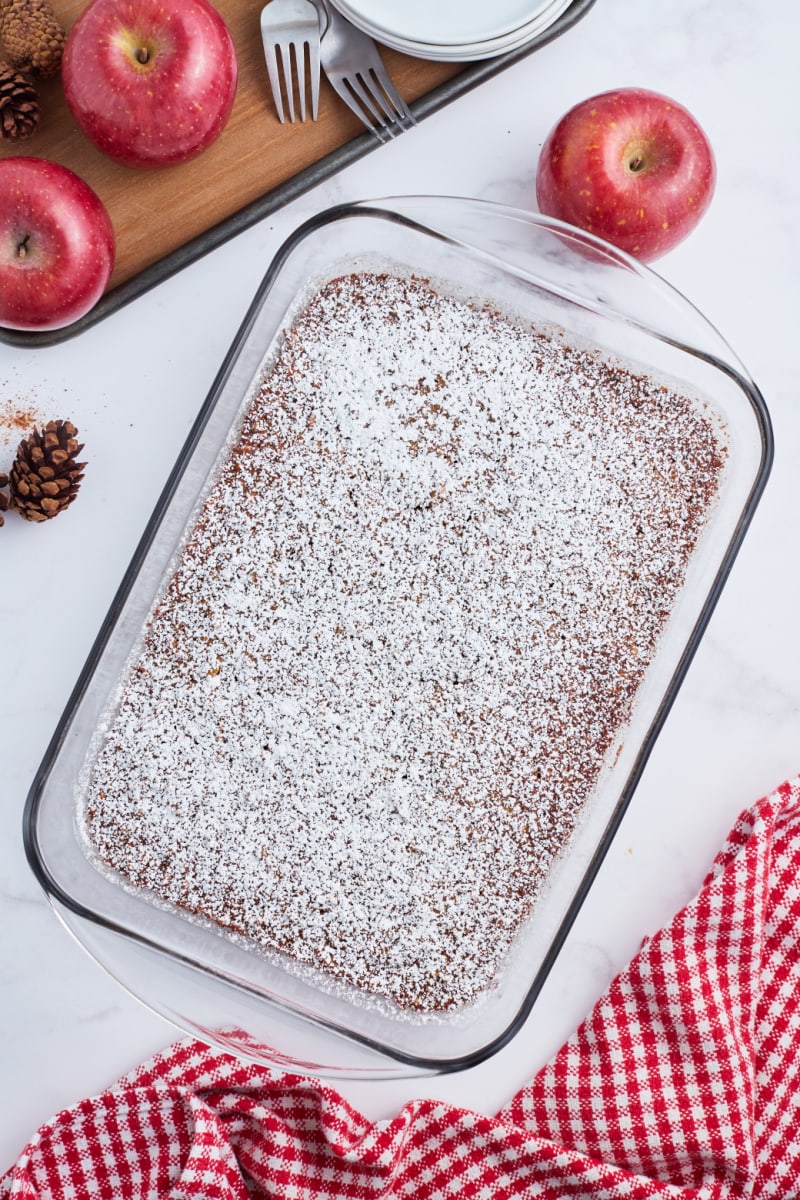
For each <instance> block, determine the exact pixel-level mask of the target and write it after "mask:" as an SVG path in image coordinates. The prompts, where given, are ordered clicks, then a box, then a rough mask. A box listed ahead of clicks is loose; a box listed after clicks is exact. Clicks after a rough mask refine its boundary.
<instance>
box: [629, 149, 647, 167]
mask: <svg viewBox="0 0 800 1200" xmlns="http://www.w3.org/2000/svg"><path fill="white" fill-rule="evenodd" d="M643 166H644V155H643V154H642V152H641V150H637V151H636V153H635V154H633V155H632V156H631V158H630V160H629V162H628V170H629V171H641V169H642V167H643Z"/></svg>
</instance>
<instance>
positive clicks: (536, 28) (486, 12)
mask: <svg viewBox="0 0 800 1200" xmlns="http://www.w3.org/2000/svg"><path fill="white" fill-rule="evenodd" d="M334 3H335V4H336V7H337V8H338V9H339V11H340V12H342V13H343V14H344V15H345V16H346V17H347V18H348V19H349V20H350V21H352V22H353V24H354V25H357V26H358V28H359V29H362V30H363V31H364V33H368V34H369V35H370V36H371V37H373V38H375V39H376V40H377V41H379V42H383V44H384V45H386V46H391V47H392V48H393V49H395V50H401V51H402V52H403V53H404V54H412V55H414V56H415V57H416V58H430V59H435V60H437V61H441V62H469V61H472V60H475V59H479V58H494V57H495V55H498V54H505V53H506V52H508V51H510V50H516V49H517V48H518V47H519V46H523V45H524V44H525V43H526V42H528V41H530V40H531V38H533V37H536V36H537V34H540V33H542V32H543V30H545V29H547V27H548V26H549V25H552V23H553V22H554V21H555V20H556V19H557V18H558V17H559V16H560V15H561V13H562V12H564V10H565V9H567V8H569V6H570V4H571V3H572V0H488V2H487V0H334Z"/></svg>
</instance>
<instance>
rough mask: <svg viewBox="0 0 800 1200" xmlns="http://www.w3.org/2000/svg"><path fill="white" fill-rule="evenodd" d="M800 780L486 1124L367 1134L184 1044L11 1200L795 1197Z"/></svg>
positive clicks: (460, 1116) (436, 1114) (20, 1185)
mask: <svg viewBox="0 0 800 1200" xmlns="http://www.w3.org/2000/svg"><path fill="white" fill-rule="evenodd" d="M798 880H800V781H794V782H792V783H786V784H784V785H783V786H782V787H780V788H779V789H777V791H776V792H774V793H773V794H772V795H770V796H768V797H766V798H765V799H764V800H762V801H760V802H759V803H758V804H757V805H755V806H754V807H753V808H752V809H751V810H749V811H748V812H746V813H744V814H743V816H742V817H741V818H740V819H739V821H738V822H737V824H736V826H735V828H734V829H733V832H732V833H731V835H730V837H729V839H728V841H727V842H726V844H725V846H724V847H723V848H722V850H721V851H720V853H719V855H718V857H717V859H716V861H715V863H714V866H713V869H712V870H711V873H710V874H709V876H708V878H707V880H706V881H705V883H704V885H703V888H702V890H701V892H700V894H699V895H698V897H697V898H696V899H695V900H694V901H693V902H692V903H691V904H689V905H688V906H687V907H686V908H685V909H683V910H682V911H681V912H680V913H678V915H677V916H676V917H675V919H674V920H673V922H672V923H671V924H670V925H669V926H668V927H667V928H665V929H664V930H663V931H662V932H660V933H659V934H657V935H656V936H655V937H653V938H652V939H650V940H649V941H647V942H646V943H645V944H644V946H643V947H642V950H641V951H640V953H639V954H638V955H637V957H636V958H635V959H634V961H633V962H632V963H631V965H630V966H629V967H628V968H627V970H625V971H624V972H623V973H622V974H621V975H620V976H619V977H618V978H617V979H616V980H615V982H614V983H613V984H612V986H611V988H610V990H609V992H608V994H607V995H606V996H605V997H604V998H603V999H602V1000H601V1001H600V1002H599V1003H598V1004H597V1006H596V1008H595V1009H594V1011H593V1012H592V1014H591V1015H590V1017H589V1018H588V1019H587V1020H586V1021H585V1022H584V1023H583V1025H581V1027H580V1028H579V1029H578V1030H577V1032H576V1033H575V1035H574V1036H573V1037H572V1038H571V1039H570V1041H569V1042H568V1043H567V1044H566V1045H565V1046H564V1047H563V1048H562V1049H561V1050H560V1051H559V1053H558V1054H557V1055H556V1057H555V1058H554V1059H553V1061H552V1062H551V1063H549V1065H548V1066H546V1067H545V1068H544V1069H543V1070H542V1071H540V1072H539V1073H538V1074H537V1075H536V1077H535V1078H534V1079H533V1081H532V1082H531V1083H530V1084H529V1085H528V1086H527V1087H525V1088H523V1090H522V1091H521V1092H520V1093H519V1094H518V1095H517V1096H515V1097H514V1099H513V1100H512V1101H511V1103H510V1104H509V1105H508V1107H507V1108H505V1109H503V1110H502V1111H501V1112H500V1113H498V1114H497V1116H495V1117H487V1116H481V1115H479V1114H478V1113H475V1112H468V1111H466V1110H464V1109H461V1108H455V1107H452V1106H451V1105H448V1104H443V1103H437V1102H436V1101H432V1100H419V1101H415V1102H413V1103H410V1104H408V1105H406V1106H405V1107H404V1108H403V1109H402V1110H401V1112H400V1113H399V1114H398V1115H397V1116H396V1117H395V1118H394V1120H391V1121H385V1122H379V1123H377V1124H372V1123H370V1122H368V1121H366V1120H365V1119H364V1118H363V1117H362V1116H361V1115H359V1113H357V1112H356V1111H354V1109H353V1108H352V1107H351V1106H350V1105H348V1104H347V1103H346V1102H345V1101H344V1100H343V1099H342V1098H341V1097H340V1096H338V1095H337V1094H336V1092H335V1091H334V1090H333V1089H332V1088H330V1087H326V1086H323V1085H321V1084H320V1083H319V1082H318V1081H315V1080H311V1079H306V1078H302V1077H300V1076H295V1075H286V1074H281V1073H279V1072H277V1071H271V1070H264V1069H262V1068H257V1067H253V1066H247V1065H244V1064H242V1063H241V1062H238V1061H237V1060H236V1059H235V1058H232V1057H229V1056H227V1055H221V1054H217V1053H215V1052H213V1051H211V1050H209V1049H208V1048H207V1047H205V1046H203V1045H201V1044H200V1043H199V1042H183V1043H180V1044H178V1045H176V1046H173V1047H172V1048H170V1049H169V1050H167V1051H166V1052H165V1053H163V1054H160V1055H159V1056H157V1057H156V1058H155V1059H153V1060H152V1061H150V1062H148V1063H146V1064H145V1065H143V1066H141V1067H140V1068H139V1069H138V1070H136V1071H134V1072H133V1073H132V1074H131V1075H129V1076H127V1077H125V1078H124V1079H122V1080H121V1081H120V1082H119V1083H117V1084H116V1085H115V1086H114V1087H112V1088H111V1089H110V1090H109V1091H107V1092H104V1093H103V1094H102V1095H100V1096H96V1097H94V1098H93V1099H89V1100H84V1101H83V1102H82V1103H80V1104H78V1105H76V1106H75V1107H74V1108H71V1109H68V1110H67V1111H65V1112H62V1113H61V1114H59V1115H58V1116H57V1117H56V1118H55V1119H54V1120H53V1121H52V1122H51V1123H50V1124H48V1125H45V1126H44V1127H43V1128H42V1129H41V1130H40V1131H39V1133H38V1134H37V1135H36V1136H35V1137H34V1139H33V1140H32V1141H31V1142H30V1144H29V1145H28V1146H27V1147H26V1149H25V1150H24V1152H23V1153H22V1155H21V1157H20V1158H19V1160H18V1161H17V1163H16V1164H15V1165H14V1166H13V1167H12V1169H11V1170H10V1172H9V1173H8V1174H7V1175H6V1176H5V1178H4V1179H3V1180H2V1181H1V1182H0V1200H9V1198H10V1197H14V1198H15V1200H17V1198H20V1200H21V1198H23V1197H24V1198H25V1200H34V1198H36V1200H45V1198H56V1197H57V1198H58V1200H61V1198H62V1197H63V1198H65V1200H67V1198H69V1200H83V1198H84V1197H98V1198H100V1200H161V1198H162V1197H163V1198H164V1200H191V1198H195V1197H196V1198H198V1200H199V1198H202V1200H252V1198H253V1197H256V1198H258V1200H262V1198H266V1197H276V1198H277V1197H279V1198H280V1200H325V1198H328V1197H331V1198H333V1197H337V1198H338V1197H341V1198H346V1200H388V1198H390V1197H391V1198H393V1200H394V1198H398V1200H399V1198H401V1197H412V1198H413V1200H510V1198H511V1197H527V1198H531V1200H532V1198H533V1197H537V1198H538V1197H546V1198H551V1197H552V1198H553V1200H555V1198H556V1197H557V1198H559V1200H562V1198H566V1197H581V1198H584V1197H594V1198H600V1200H603V1198H609V1200H611V1198H612V1197H613V1198H614V1200H616V1198H622V1197H625V1198H626V1200H638V1198H639V1197H653V1196H655V1197H680V1198H685V1200H689V1198H691V1200H718V1198H719V1200H722V1198H725V1200H734V1198H736V1200H738V1198H740V1197H741V1198H745V1197H746V1198H748V1200H749V1198H758V1200H761V1198H766V1197H776V1198H780V1200H790V1198H792V1197H798V1196H800V883H799V882H798Z"/></svg>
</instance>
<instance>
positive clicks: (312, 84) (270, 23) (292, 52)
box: [261, 0, 320, 122]
mask: <svg viewBox="0 0 800 1200" xmlns="http://www.w3.org/2000/svg"><path fill="white" fill-rule="evenodd" d="M261 40H262V41H263V43H264V57H265V58H266V60H267V71H268V72H269V82H270V85H271V87H272V96H273V99H274V100H275V108H276V109H277V112H278V117H279V119H280V121H281V122H283V120H284V115H283V94H282V90H281V85H283V92H285V94H286V106H287V108H288V109H289V120H290V121H294V93H295V86H296V90H297V95H298V99H299V101H300V120H301V121H305V119H306V68H307V69H308V83H309V88H310V91H311V119H312V121H316V119H317V111H318V108H319V69H320V58H319V46H320V18H319V12H318V11H317V9H316V8H315V6H314V5H313V4H312V3H311V0H270V3H269V4H268V5H267V6H266V7H265V8H264V9H262V12H261Z"/></svg>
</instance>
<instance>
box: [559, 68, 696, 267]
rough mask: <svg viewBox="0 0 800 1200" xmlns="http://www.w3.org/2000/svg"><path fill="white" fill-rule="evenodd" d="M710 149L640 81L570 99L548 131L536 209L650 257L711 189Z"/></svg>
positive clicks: (692, 219)
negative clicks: (638, 85) (569, 105)
mask: <svg viewBox="0 0 800 1200" xmlns="http://www.w3.org/2000/svg"><path fill="white" fill-rule="evenodd" d="M715 179H716V169H715V166H714V155H713V153H712V150H711V146H710V145H709V142H708V139H707V137H706V135H705V134H704V133H703V130H702V129H701V128H700V126H699V125H698V124H697V122H696V121H695V119H694V117H693V116H692V115H691V114H690V113H689V112H687V111H686V109H685V108H683V107H682V105H680V104H676V103H675V101H674V100H670V99H669V98H668V97H667V96H661V95H659V94H658V93H657V92H650V91H646V90H645V89H643V88H620V89H618V90H617V91H613V92H603V93H602V94H601V95H599V96H592V97H591V98H590V99H588V100H584V101H583V102H582V103H581V104H576V105H575V107H574V108H571V109H570V110H569V112H568V113H566V114H565V116H563V117H562V118H561V120H560V121H558V123H557V124H556V125H555V127H554V128H553V129H552V130H551V131H550V133H549V134H548V136H547V138H546V140H545V143H544V146H543V147H542V153H541V155H540V157H539V165H538V169H537V174H536V198H537V201H538V204H539V208H540V210H541V212H543V213H544V214H545V215H547V216H550V217H559V218H560V219H561V220H562V221H567V222H568V223H569V224H570V225H577V226H578V227H579V228H580V229H586V230H588V231H589V232H590V233H594V234H596V235H597V236H598V237H601V238H604V239H605V240H606V241H608V242H612V243H613V244H614V245H615V246H619V247H620V249H622V250H626V251H627V252H628V253H629V254H632V255H634V256H635V257H636V258H640V259H642V260H643V261H645V262H646V261H649V260H651V259H654V258H658V257H659V256H660V255H662V254H666V252H667V251H668V250H671V249H672V248H673V246H675V245H677V243H678V242H680V241H682V240H683V238H685V237H686V235H687V234H688V233H690V232H691V230H692V229H694V227H695V225H696V224H697V222H698V221H699V220H700V218H701V217H702V215H703V213H704V212H705V210H706V208H707V207H708V204H709V202H710V200H711V196H712V194H713V191H714V183H715Z"/></svg>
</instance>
